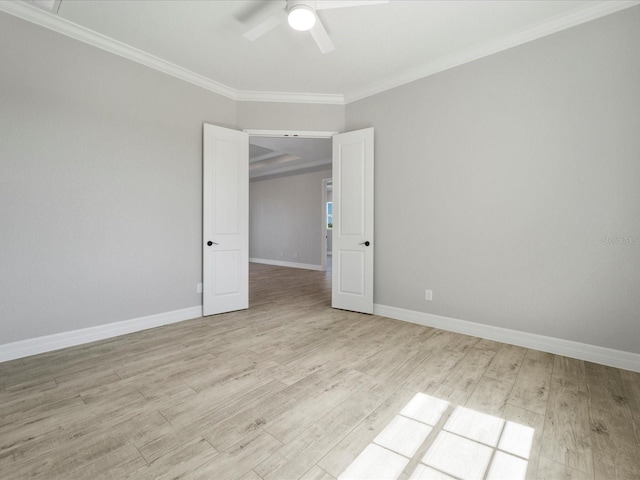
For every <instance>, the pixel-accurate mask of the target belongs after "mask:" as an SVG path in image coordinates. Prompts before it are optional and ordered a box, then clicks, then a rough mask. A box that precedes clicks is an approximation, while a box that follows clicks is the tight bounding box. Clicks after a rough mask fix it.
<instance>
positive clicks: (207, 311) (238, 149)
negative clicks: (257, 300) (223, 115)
mask: <svg viewBox="0 0 640 480" xmlns="http://www.w3.org/2000/svg"><path fill="white" fill-rule="evenodd" d="M203 177H204V180H203V186H202V187H203V197H202V198H203V205H202V212H203V227H202V234H203V237H202V241H203V252H202V258H203V272H202V314H203V315H213V314H216V313H224V312H230V311H233V310H242V309H245V308H248V307H249V135H248V134H246V133H244V132H239V131H237V130H230V129H228V128H222V127H217V126H215V125H208V124H204V129H203Z"/></svg>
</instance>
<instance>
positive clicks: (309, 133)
mask: <svg viewBox="0 0 640 480" xmlns="http://www.w3.org/2000/svg"><path fill="white" fill-rule="evenodd" d="M242 131H243V132H245V133H246V134H248V135H249V143H251V137H292V138H327V139H330V138H333V136H334V135H337V134H338V133H340V132H339V131H337V130H268V129H256V128H245V129H243V130H242ZM328 180H329V181H332V180H333V178H330V179H328ZM322 182H323V183H322V199H323V202H322V203H323V205H322V208H326V203H327V201H326V198H327V194H326V185H325V183H324V182H325V179H323V180H322ZM324 217H325V214H324V210H323V214H322V221H323V222H324ZM320 234H321V235H322V238H321V241H320V245H321V249H320V255H321V262H320V265H321V269H322V271H323V272H326V271H327V237H326V235H327V226H326V222H324V227H323V228H322V230H321V231H320Z"/></svg>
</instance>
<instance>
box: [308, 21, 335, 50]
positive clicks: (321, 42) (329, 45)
mask: <svg viewBox="0 0 640 480" xmlns="http://www.w3.org/2000/svg"><path fill="white" fill-rule="evenodd" d="M316 17H317V15H316ZM311 36H312V37H313V39H314V40H315V41H316V44H317V45H318V48H319V49H320V51H321V52H322V53H329V52H333V51H334V50H335V49H336V47H335V45H334V44H333V42H332V41H331V38H330V37H329V34H328V33H327V31H326V30H325V29H324V25H322V22H321V21H320V19H319V18H317V21H316V24H315V25H314V27H313V28H312V29H311Z"/></svg>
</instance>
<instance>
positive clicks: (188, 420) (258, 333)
mask: <svg viewBox="0 0 640 480" xmlns="http://www.w3.org/2000/svg"><path fill="white" fill-rule="evenodd" d="M250 278H251V286H250V304H251V308H250V309H249V310H247V311H242V312H234V313H229V314H224V315H218V316H213V317H208V318H200V319H195V320H191V321H186V322H182V323H179V324H174V325H169V326H165V327H161V328H155V329H152V330H147V331H144V332H138V333H134V334H130V335H125V336H121V337H118V338H113V339H109V340H105V341H101V342H95V343H93V344H88V345H82V346H78V347H74V348H68V349H65V350H59V351H56V352H50V353H46V354H42V355H37V356H33V357H29V358H24V359H20V360H15V361H11V362H5V363H0V478H2V479H27V478H34V479H92V480H93V479H96V480H97V479H169V478H170V479H216V480H225V479H241V480H279V479H283V480H289V479H292V480H293V479H303V480H333V479H336V478H338V477H340V476H341V475H342V474H343V472H345V471H346V474H347V476H348V475H353V477H351V478H358V477H360V478H378V477H379V476H380V475H383V474H385V472H386V474H388V475H389V476H390V478H400V479H402V480H407V479H409V478H411V479H412V480H417V479H423V478H459V479H460V478H478V479H485V478H486V479H490V478H491V479H494V478H496V479H500V478H503V479H506V480H516V479H518V478H526V479H540V480H553V479H573V480H582V479H592V480H596V479H602V480H614V479H621V480H622V479H625V480H630V479H639V478H640V443H639V435H640V374H637V373H633V372H629V371H623V370H618V369H615V368H610V367H604V366H601V365H596V364H592V363H587V362H582V361H578V360H574V359H570V358H565V357H560V356H556V355H551V354H548V353H543V352H539V351H535V350H528V349H525V348H520V347H515V346H512V345H506V344H501V343H497V342H491V341H487V340H482V339H478V338H473V337H468V336H465V335H458V334H454V333H451V332H445V331H441V330H436V329H431V328H427V327H422V326H418V325H413V324H410V323H404V322H400V321H395V320H390V319H387V318H382V317H378V316H368V315H360V314H357V313H352V312H346V311H341V310H332V309H331V308H330V307H329V305H330V279H329V277H328V276H327V275H326V274H325V273H323V272H313V271H305V270H296V269H287V268H282V267H273V266H266V265H257V264H252V265H251V275H250ZM347 476H344V475H343V478H347Z"/></svg>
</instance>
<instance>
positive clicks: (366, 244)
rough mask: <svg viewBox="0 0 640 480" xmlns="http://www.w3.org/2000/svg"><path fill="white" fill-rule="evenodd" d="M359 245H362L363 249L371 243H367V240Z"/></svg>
mask: <svg viewBox="0 0 640 480" xmlns="http://www.w3.org/2000/svg"><path fill="white" fill-rule="evenodd" d="M359 245H364V246H365V247H368V246H369V245H371V242H369V240H366V241H364V242H362V243H360V244H359Z"/></svg>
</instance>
